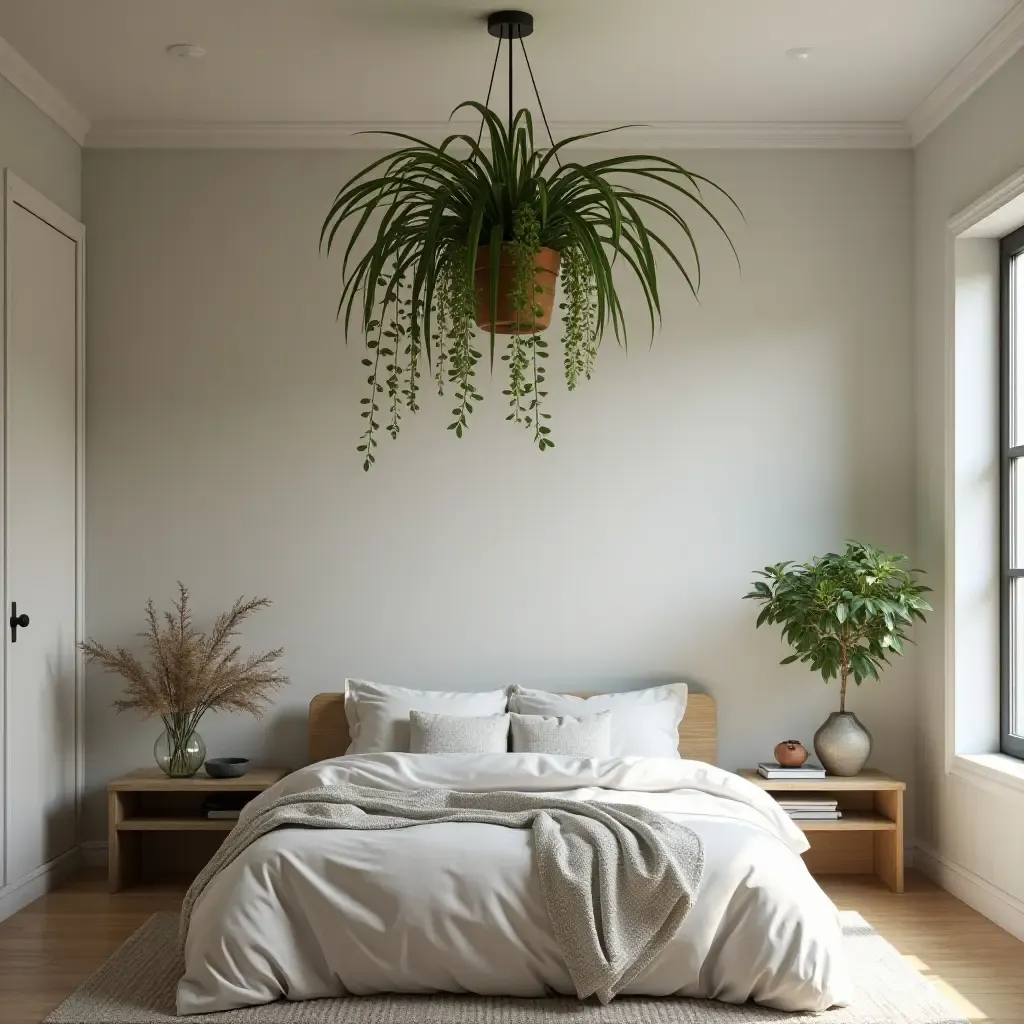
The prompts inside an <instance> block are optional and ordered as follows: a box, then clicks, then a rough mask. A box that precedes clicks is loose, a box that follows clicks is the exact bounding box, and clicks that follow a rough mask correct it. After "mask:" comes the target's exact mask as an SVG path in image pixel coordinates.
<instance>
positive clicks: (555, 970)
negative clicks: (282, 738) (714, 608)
mask: <svg viewBox="0 0 1024 1024" xmlns="http://www.w3.org/2000/svg"><path fill="white" fill-rule="evenodd" d="M349 738H350V737H349V723H348V721H347V718H346V714H345V696H344V694H338V693H326V694H319V695H317V696H316V697H315V698H314V699H313V700H312V702H311V705H310V715H309V758H310V765H309V766H307V767H306V768H303V769H300V770H299V771H297V772H295V773H293V774H292V775H290V776H288V777H287V778H286V779H284V780H282V782H281V783H279V784H278V786H276V787H274V789H273V790H268V791H267V793H266V794H263V795H262V796H261V797H260V798H258V801H259V802H264V803H265V802H266V801H267V800H270V799H273V798H274V796H275V792H277V793H278V794H283V795H288V794H301V793H304V792H307V791H310V792H311V791H316V790H318V788H319V787H323V786H335V785H339V784H354V785H357V786H366V787H372V788H374V789H379V790H385V791H395V792H403V791H410V790H412V791H422V790H431V789H434V788H437V789H444V790H447V789H456V790H460V791H471V792H492V791H493V792H498V791H516V792H529V793H539V794H545V795H548V794H550V795H553V796H557V797H558V798H560V799H561V798H566V799H570V800H575V801H588V802H592V803H602V804H616V803H619V804H630V805H637V806H641V807H644V808H648V809H650V810H652V811H655V812H657V814H659V815H663V816H665V817H666V818H669V819H671V820H673V821H679V822H683V823H685V824H686V825H687V826H688V827H689V828H690V829H692V830H693V831H694V832H695V833H696V834H697V835H699V837H700V840H701V842H702V844H703V851H704V866H703V876H702V877H701V880H700V885H699V889H698V891H697V894H696V899H695V901H694V904H693V907H692V910H691V911H690V913H689V914H688V916H687V917H686V918H685V920H683V921H682V924H681V925H680V926H679V928H678V931H676V932H675V934H674V936H673V937H672V939H671V941H670V942H669V943H668V945H667V946H666V948H665V949H664V950H663V951H662V952H661V953H660V955H659V956H658V957H657V959H656V960H655V961H654V962H653V963H652V964H651V965H650V967H649V968H648V969H646V970H645V972H644V973H643V974H642V975H641V976H639V977H638V978H636V979H635V980H634V981H633V982H632V983H631V984H630V985H629V986H628V987H626V988H625V989H623V992H622V994H624V995H647V996H692V997H703V998H716V999H721V1000H724V1001H727V1002H733V1003H742V1002H745V1001H747V1000H754V1001H757V1002H760V1003H762V1004H764V1005H767V1006H771V1007H774V1008H778V1009H782V1010H794V1011H796V1010H804V1011H806V1010H811V1011H818V1010H824V1009H827V1008H829V1007H830V1006H833V1005H844V1004H846V1003H847V1002H848V1001H849V996H850V991H851V988H850V983H849V979H848V977H847V974H846V963H845V956H844V953H843V944H842V932H841V927H840V924H839V919H838V913H837V912H836V909H835V907H834V906H833V905H832V903H831V901H830V900H829V899H828V898H827V896H825V894H824V893H823V892H822V890H821V889H820V888H819V886H818V885H817V883H816V882H815V881H814V879H813V878H812V877H811V876H810V874H809V873H808V871H807V869H806V867H805V865H804V863H803V861H802V859H801V857H800V854H801V853H802V852H803V850H804V849H806V846H807V843H806V839H805V838H804V836H803V834H802V833H801V832H800V831H799V830H798V829H796V828H795V826H793V824H792V822H790V821H789V819H788V818H786V817H785V815H784V814H782V812H781V811H779V810H778V808H777V805H775V804H774V801H772V800H771V798H770V797H768V795H767V794H765V793H763V792H762V791H761V790H760V789H758V788H757V787H755V786H753V785H752V784H750V783H748V782H746V781H745V780H743V779H740V778H739V777H738V776H736V775H733V774H732V773H730V772H726V771H724V770H722V769H720V768H717V767H715V761H716V759H717V749H716V747H717V725H716V707H715V702H714V700H713V699H712V698H711V697H710V696H708V695H706V694H696V693H691V694H690V695H689V698H688V701H687V703H686V712H685V715H684V717H683V719H682V721H681V722H680V723H679V726H678V751H679V754H680V758H679V759H678V760H675V759H669V758H666V757H609V758H588V759H580V758H570V757H565V756H562V755H553V754H550V755H549V754H540V753H522V754H490V753H484V754H454V755H434V754H411V753H405V752H402V753H388V752H383V753H369V754H349V755H347V756H345V755H344V751H345V750H346V749H348V746H349ZM258 801H254V804H256V803H257V802H258ZM252 806H253V805H250V807H252ZM247 811H248V808H247ZM536 875H537V872H536V869H535V865H534V854H533V850H532V846H531V834H530V832H529V831H522V830H519V831H516V830H513V829H506V828H495V827H494V826H493V825H488V824H477V823H466V822H458V823H441V824H435V823H431V824H422V825H419V826H417V827H415V828H409V829H405V830H402V831H400V832H377V831H361V832H349V831H334V830H321V829H302V828H284V829H279V830H277V831H273V832H271V833H269V834H267V835H265V836H263V837H262V838H260V839H259V840H258V841H257V842H256V843H254V844H253V845H252V846H251V847H249V848H248V849H247V850H246V851H245V853H244V855H241V856H239V857H238V858H237V859H236V860H234V861H233V862H232V863H231V864H230V865H229V867H227V868H225V869H224V870H223V871H221V872H220V873H219V874H218V875H217V877H216V878H215V879H214V880H213V881H212V882H211V883H210V884H209V885H208V886H207V888H206V889H205V890H204V891H203V893H202V895H201V896H200V897H199V899H198V900H197V902H196V904H195V907H194V909H193V911H192V917H191V923H190V926H189V928H188V934H187V939H186V942H185V975H184V977H183V978H182V980H181V982H180V984H179V987H178V1012H179V1013H182V1014H184V1013H206V1012H212V1011H218V1010H226V1009H231V1008H236V1007H241V1006H251V1005H258V1004H262V1003H268V1002H272V1001H274V1000H278V999H293V1000H299V999H313V998H322V997H330V996H339V995H346V994H350V995H371V994H375V993H379V992H413V993H429V992H456V993H473V994H480V995H510V996H522V997H532V996H542V995H545V994H550V993H552V992H556V993H565V994H572V993H573V991H574V989H573V984H572V981H571V979H570V977H569V975H568V973H567V969H566V964H565V962H564V959H563V958H562V956H561V954H560V950H559V946H558V944H557V943H556V942H555V940H554V938H553V935H552V928H551V923H550V921H549V918H548V914H547V911H546V909H545V904H544V899H543V897H542V894H541V891H540V888H539V887H538V884H537V878H536Z"/></svg>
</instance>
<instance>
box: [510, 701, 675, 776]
mask: <svg viewBox="0 0 1024 1024" xmlns="http://www.w3.org/2000/svg"><path fill="white" fill-rule="evenodd" d="M686 693H687V687H686V683H671V684H669V685H668V686H652V687H650V688H649V689H647V690H630V691H628V692H626V693H601V694H597V695H596V696H594V697H573V696H569V695H567V694H562V693H548V692H547V691H546V690H527V689H526V688H525V687H522V686H514V687H513V688H512V694H511V696H510V697H509V701H508V709H509V711H513V712H515V713H516V714H519V715H573V716H576V717H578V716H580V715H593V714H595V713H596V712H598V711H610V712H611V713H612V725H611V747H610V750H609V754H610V756H611V757H632V756H634V755H640V756H643V757H674V758H676V759H677V760H678V758H679V723H680V722H681V721H682V720H683V714H684V713H685V711H686Z"/></svg>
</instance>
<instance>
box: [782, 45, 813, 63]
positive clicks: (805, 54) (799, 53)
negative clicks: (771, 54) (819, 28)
mask: <svg viewBox="0 0 1024 1024" xmlns="http://www.w3.org/2000/svg"><path fill="white" fill-rule="evenodd" d="M813 52H814V51H813V50H812V49H811V48H810V47H809V46H794V47H793V49H791V50H787V51H786V56H787V57H789V59H790V60H807V59H808V58H809V57H810V56H811V54H812V53H813Z"/></svg>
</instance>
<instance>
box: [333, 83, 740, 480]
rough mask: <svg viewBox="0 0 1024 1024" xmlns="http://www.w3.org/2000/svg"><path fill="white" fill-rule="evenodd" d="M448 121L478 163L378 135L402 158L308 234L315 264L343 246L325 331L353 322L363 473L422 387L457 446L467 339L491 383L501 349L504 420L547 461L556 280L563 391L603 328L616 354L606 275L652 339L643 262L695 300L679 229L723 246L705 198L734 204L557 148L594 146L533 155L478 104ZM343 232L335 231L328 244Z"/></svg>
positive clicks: (700, 183) (688, 239) (379, 165)
mask: <svg viewBox="0 0 1024 1024" xmlns="http://www.w3.org/2000/svg"><path fill="white" fill-rule="evenodd" d="M463 107H467V108H470V109H471V110H473V111H475V113H476V114H478V115H479V116H480V118H481V119H482V122H483V125H482V129H481V131H483V130H486V132H487V135H488V139H489V145H488V146H487V147H486V148H484V147H483V146H481V144H480V142H479V141H478V140H477V139H476V138H474V137H473V136H472V135H468V134H454V135H451V136H450V137H449V138H447V139H445V140H444V141H443V142H441V144H440V145H436V146H435V145H431V144H430V143H429V142H424V141H422V140H420V139H416V138H413V137H412V136H409V135H404V134H401V133H398V132H382V133H378V134H383V135H388V136H392V137H393V138H396V139H398V140H400V141H401V142H402V143H403V146H402V148H400V149H398V150H396V151H395V152H392V153H389V154H387V155H386V156H382V157H380V158H379V159H377V160H374V161H373V162H371V163H370V164H369V165H368V166H367V167H366V168H364V169H363V170H362V171H360V172H359V173H358V174H356V175H355V176H354V177H353V178H351V179H350V180H349V181H347V182H346V183H345V184H344V185H343V186H342V188H341V190H340V191H339V192H338V194H337V197H336V198H335V201H334V204H333V205H332V206H331V210H330V212H329V213H328V215H327V218H326V220H325V221H324V225H323V229H322V231H321V235H320V240H321V245H322V246H324V247H326V249H327V250H328V252H330V251H331V249H332V248H333V247H334V244H335V242H336V241H338V239H339V237H340V239H341V240H343V241H344V259H343V261H342V268H341V274H342V290H341V298H340V300H339V303H338V315H339V317H341V318H342V319H343V321H344V324H345V330H346V334H347V333H348V331H349V328H350V326H351V323H352V321H353V320H355V321H356V322H357V323H358V325H359V327H360V329H361V332H362V334H363V335H364V337H365V339H366V347H367V350H368V351H367V353H366V355H365V357H364V358H363V365H364V366H365V367H366V369H367V371H368V372H367V378H366V383H367V389H368V393H367V395H366V396H365V397H364V398H363V399H362V400H361V401H362V404H363V406H364V408H363V411H362V417H363V419H364V420H365V424H366V426H365V430H364V432H363V434H362V437H361V440H360V443H359V446H358V450H359V451H360V452H361V453H362V455H363V468H364V469H367V470H368V469H369V468H370V466H371V465H372V464H373V463H374V461H375V457H374V449H375V448H376V447H377V441H378V435H379V433H380V431H381V430H382V429H384V430H386V431H387V433H388V434H390V435H391V437H392V438H394V437H396V436H397V435H398V431H399V427H400V423H401V420H402V417H403V415H404V413H405V412H415V411H417V409H418V408H419V397H420V388H421V384H420V379H421V377H422V375H423V372H424V371H427V372H429V373H430V375H431V376H432V377H433V378H434V382H435V384H436V386H437V389H438V392H439V394H443V393H444V389H445V387H446V386H448V387H450V388H451V389H452V391H453V395H454V407H453V409H452V418H451V422H450V424H449V428H448V429H449V430H453V431H454V432H455V434H456V435H457V436H458V437H461V436H462V433H463V431H464V430H465V428H466V427H467V426H468V422H469V416H470V414H471V413H472V412H473V408H474V406H475V405H476V404H477V403H478V402H480V401H481V400H482V398H483V395H482V394H481V392H480V389H479V387H478V385H477V368H478V365H479V363H480V361H481V359H482V358H483V353H482V352H481V351H480V349H481V348H483V347H484V346H482V345H479V342H478V341H477V338H476V334H477V331H478V330H482V331H485V332H486V333H487V334H488V335H489V337H490V363H491V366H492V367H493V365H494V357H495V353H496V352H497V351H498V348H497V344H496V339H497V337H498V336H499V335H506V336H508V337H509V341H508V344H507V345H506V346H503V347H504V351H502V352H499V354H500V357H501V360H502V361H504V362H505V364H506V368H507V375H508V379H507V386H506V387H505V389H504V394H505V396H506V397H507V398H508V403H509V407H510V408H509V413H508V415H507V416H506V419H508V420H511V421H513V422H515V423H519V424H522V425H523V426H525V427H526V428H527V429H528V430H530V431H531V433H532V435H533V439H534V442H535V443H536V444H537V446H538V447H539V448H540V449H541V450H542V451H543V450H545V449H547V448H552V447H554V442H553V441H552V439H551V430H550V427H549V426H548V425H547V422H546V421H547V420H548V419H549V414H548V413H547V412H545V411H544V399H545V398H546V397H547V390H546V389H545V387H544V384H545V379H546V374H547V369H546V367H547V360H548V355H549V351H550V348H551V346H549V344H548V342H547V341H546V340H545V339H544V337H543V331H544V330H545V329H546V328H547V327H548V325H549V324H550V321H551V316H552V312H553V307H554V299H555V289H556V278H558V277H560V278H561V288H562V301H561V303H560V307H561V312H562V325H563V329H562V336H561V343H562V348H563V353H562V355H563V364H564V368H565V380H566V385H567V386H568V389H569V390H570V391H571V390H573V389H574V388H575V387H576V385H577V384H578V383H579V382H580V381H581V380H582V379H584V378H586V379H589V378H590V376H591V373H592V372H593V368H594V360H595V357H596V355H597V347H598V344H599V342H600V340H601V337H602V335H603V334H604V332H605V329H606V328H607V327H609V326H610V327H611V329H612V331H613V333H614V334H615V337H616V339H617V340H618V341H619V342H620V343H621V344H625V342H626V323H625V317H624V314H623V308H622V303H621V301H620V299H619V284H618V282H617V280H616V277H617V275H618V274H619V273H621V274H623V275H625V276H626V277H627V278H628V277H629V276H632V277H633V278H635V280H636V281H637V282H638V283H639V285H640V291H641V293H642V294H643V296H644V299H645V300H646V306H647V312H648V314H649V320H650V327H651V332H652V337H653V332H654V327H655V323H656V321H657V319H658V317H659V316H660V314H661V297H660V295H661V293H660V291H659V273H658V266H657V257H659V256H660V257H662V258H663V259H664V260H665V261H666V265H667V264H671V265H672V267H673V268H674V269H676V270H678V272H679V273H680V275H681V277H682V280H683V281H684V282H685V284H686V286H687V287H688V288H689V290H690V291H691V292H693V293H694V294H696V293H697V288H698V287H699V284H700V259H699V256H698V253H697V242H696V241H695V234H694V229H693V227H692V226H691V221H690V219H688V218H690V216H691V214H692V213H697V214H699V215H700V216H706V217H707V218H709V219H710V222H711V224H712V225H713V226H714V227H715V228H716V229H717V230H720V231H721V232H722V234H723V235H725V238H726V239H727V240H729V236H728V234H726V232H725V228H724V227H723V226H722V223H721V222H720V220H719V218H718V217H717V216H716V215H715V213H714V212H712V209H711V206H710V205H709V203H710V198H711V196H718V197H725V199H727V200H728V202H729V203H732V205H733V206H735V203H733V201H732V199H731V198H730V197H729V196H728V195H727V193H725V192H724V190H722V189H721V188H720V187H719V186H717V185H715V184H714V183H713V182H711V181H709V180H708V179H707V178H705V177H703V176H702V175H700V174H697V173H695V172H693V171H689V170H687V169H686V168H684V167H682V166H681V165H680V164H678V163H677V162H676V161H674V160H670V159H668V158H667V157H662V156H646V155H642V154H633V155H625V156H622V155H619V156H607V157H604V158H602V159H600V160H596V161H593V162H590V163H581V162H578V161H576V160H573V159H571V158H569V157H568V155H567V153H566V147H568V146H570V145H572V144H574V143H585V142H586V140H588V139H590V138H592V137H593V136H595V135H600V134H604V133H603V132H588V133H586V134H582V135H576V136H573V137H571V138H567V139H563V140H561V141H559V142H553V143H552V145H551V146H550V147H548V148H546V149H542V148H538V147H537V146H536V144H535V141H534V130H533V120H532V118H531V115H530V112H529V110H526V109H522V110H520V111H519V112H518V113H517V114H515V115H514V117H510V120H509V124H508V125H507V126H506V124H505V123H504V122H503V121H502V120H501V118H499V117H498V116H497V115H496V114H495V113H494V112H493V111H492V110H490V109H489V108H488V107H486V106H485V105H483V104H480V103H475V102H469V103H463V104H460V106H459V107H457V108H456V111H455V113H457V112H458V110H460V109H462V108H463ZM453 116H454V113H453ZM563 161H564V162H563ZM702 189H704V192H702ZM649 219H650V220H651V223H648V220H649ZM346 224H347V225H349V226H350V230H349V231H348V232H346V233H343V234H342V235H340V236H339V234H338V233H339V231H340V230H341V228H342V226H343V225H346ZM652 225H654V226H652ZM670 232H671V233H672V236H673V237H669V233H670ZM363 243H365V246H364V245H363ZM729 245H730V246H731V245H732V242H731V240H730V241H729ZM733 252H735V249H733ZM613 264H614V265H615V266H616V273H615V274H613ZM478 346H479V347H478ZM385 403H386V406H385ZM382 406H385V407H384V408H382Z"/></svg>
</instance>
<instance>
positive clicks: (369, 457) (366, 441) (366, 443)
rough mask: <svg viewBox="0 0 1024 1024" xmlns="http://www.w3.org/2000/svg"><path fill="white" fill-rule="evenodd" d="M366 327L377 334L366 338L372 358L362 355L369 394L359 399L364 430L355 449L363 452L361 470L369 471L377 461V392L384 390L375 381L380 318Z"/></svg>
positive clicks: (378, 365)
mask: <svg viewBox="0 0 1024 1024" xmlns="http://www.w3.org/2000/svg"><path fill="white" fill-rule="evenodd" d="M367 327H368V328H369V329H370V330H371V331H376V332H377V336H376V337H375V338H367V339H366V347H367V348H368V349H369V350H370V351H371V352H373V358H372V359H371V358H369V357H368V356H364V357H363V359H362V364H363V366H367V367H370V368H371V369H370V375H369V376H368V377H367V378H366V383H367V384H369V385H370V394H369V396H368V397H367V398H360V399H359V404H360V405H365V406H367V408H366V409H364V410H363V411H362V412H361V413H360V414H359V415H360V416H361V417H362V418H363V419H364V420H366V430H364V431H363V433H362V435H361V436H360V441H361V442H362V443H361V444H360V445H359V446H358V447H357V448H356V451H358V452H362V453H363V472H369V470H370V467H371V466H372V465H373V464H374V463H375V462H376V461H377V460H376V458H375V457H374V454H373V450H374V448H376V447H377V438H376V437H375V436H374V435H375V434H376V432H377V430H378V429H379V428H380V424H379V423H378V422H377V413H378V412H380V406H379V405H377V394H378V392H379V393H383V392H384V388H383V387H382V386H381V385H380V384H378V383H377V373H378V372H379V370H380V349H381V334H382V331H383V327H382V325H381V321H380V320H371V321H370V322H369V323H368V324H367Z"/></svg>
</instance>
